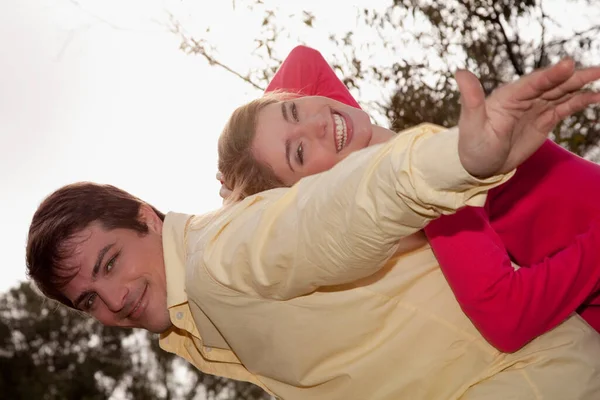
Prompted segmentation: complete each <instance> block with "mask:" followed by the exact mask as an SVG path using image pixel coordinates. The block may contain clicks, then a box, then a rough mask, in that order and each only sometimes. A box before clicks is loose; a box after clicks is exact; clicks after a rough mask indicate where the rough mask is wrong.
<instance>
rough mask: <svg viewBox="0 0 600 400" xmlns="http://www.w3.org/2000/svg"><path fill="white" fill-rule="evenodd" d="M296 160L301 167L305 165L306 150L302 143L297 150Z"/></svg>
mask: <svg viewBox="0 0 600 400" xmlns="http://www.w3.org/2000/svg"><path fill="white" fill-rule="evenodd" d="M296 158H297V160H298V163H299V164H300V165H304V148H303V147H302V143H300V145H299V146H298V149H297V150H296Z"/></svg>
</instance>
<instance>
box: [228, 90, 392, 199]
mask: <svg viewBox="0 0 600 400" xmlns="http://www.w3.org/2000/svg"><path fill="white" fill-rule="evenodd" d="M392 136H393V132H392V131H390V130H388V129H385V128H382V127H379V126H376V125H373V124H372V123H371V121H370V118H369V116H368V115H367V113H365V112H364V111H362V110H361V109H358V108H355V107H350V106H348V105H346V104H343V103H340V102H338V101H335V100H332V99H329V98H326V97H320V96H306V97H298V96H295V95H293V94H289V93H281V92H278V93H271V94H267V95H265V96H264V97H262V98H260V99H257V100H254V101H252V102H250V103H248V104H246V105H244V106H242V107H240V108H238V109H237V110H235V111H234V113H233V114H232V116H231V118H230V119H229V121H228V122H227V125H226V126H225V129H224V130H223V133H222V134H221V137H220V139H219V170H220V171H221V173H222V176H223V180H224V183H225V184H226V185H227V186H228V187H231V188H234V193H233V194H232V196H230V198H229V199H230V200H233V201H235V200H240V199H242V198H244V197H246V196H249V195H252V194H255V193H257V192H260V191H263V190H267V189H272V188H275V187H281V186H291V185H293V184H294V183H296V182H298V181H299V180H300V179H301V178H303V177H305V176H309V175H313V174H316V173H319V172H322V171H326V170H328V169H330V168H331V167H333V166H334V165H335V164H337V163H338V162H340V161H341V160H343V159H344V158H346V157H347V156H348V155H349V154H350V153H352V152H354V151H356V150H360V149H363V148H365V147H368V146H370V145H373V144H377V143H383V142H385V141H387V140H389V138H391V137H392Z"/></svg>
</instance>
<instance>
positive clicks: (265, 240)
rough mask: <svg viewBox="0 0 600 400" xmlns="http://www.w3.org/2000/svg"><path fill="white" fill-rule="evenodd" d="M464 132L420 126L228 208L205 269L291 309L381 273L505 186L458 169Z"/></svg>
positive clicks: (214, 229)
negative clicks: (402, 244) (402, 247)
mask: <svg viewBox="0 0 600 400" xmlns="http://www.w3.org/2000/svg"><path fill="white" fill-rule="evenodd" d="M458 137H459V132H458V130H457V129H451V130H447V131H445V132H441V133H434V132H433V130H432V129H430V128H429V127H428V126H422V127H417V128H414V129H412V130H411V131H408V132H405V133H402V134H401V135H397V136H395V137H394V138H393V139H391V140H390V141H389V142H387V143H385V144H382V145H379V146H371V147H369V148H367V149H364V150H361V151H358V152H355V153H353V154H351V155H350V156H349V157H347V158H346V159H345V160H344V161H342V162H340V163H339V164H337V165H336V166H335V167H334V168H332V169H331V170H329V171H326V172H324V173H321V174H318V175H312V176H309V177H306V178H304V179H302V180H301V181H300V182H298V183H297V184H296V185H294V186H293V187H292V188H289V189H288V188H280V189H275V190H271V191H268V192H264V193H259V194H257V195H255V196H251V197H248V198H246V199H245V200H243V201H242V202H240V203H236V204H235V205H232V206H230V207H229V208H228V209H226V210H225V211H224V213H223V214H222V215H220V216H218V217H216V219H215V222H216V223H215V224H212V226H210V227H207V228H205V229H206V230H205V234H206V235H208V239H207V240H206V242H207V243H209V245H208V247H207V248H206V250H205V251H204V252H203V253H204V256H203V262H204V264H205V265H207V266H208V267H209V268H210V269H212V268H215V269H214V270H212V272H213V273H214V274H215V276H217V277H221V278H220V279H219V280H220V281H221V283H224V284H226V285H228V286H229V287H231V288H232V289H235V290H239V291H243V292H246V293H248V294H251V295H255V294H258V295H260V296H261V297H265V298H273V299H277V300H285V299H289V298H293V297H297V296H301V295H304V294H307V293H310V292H312V291H314V290H316V289H317V288H319V287H323V286H331V285H340V284H344V283H349V282H353V281H356V280H358V279H360V278H363V277H366V276H369V275H371V274H373V273H375V272H376V271H377V270H378V269H379V268H380V267H382V266H383V265H384V264H385V262H386V261H387V260H388V259H389V257H390V256H392V255H393V254H394V252H395V251H396V248H397V244H398V241H399V240H400V239H402V238H403V237H405V236H408V235H411V234H412V233H414V232H416V231H418V230H420V229H422V228H423V227H424V226H425V225H426V224H427V223H428V222H429V221H431V220H432V219H434V218H437V217H439V216H440V215H442V214H447V213H451V212H454V211H456V210H457V209H459V208H461V207H463V206H465V205H483V202H484V200H485V194H484V192H485V191H486V190H488V189H489V188H491V187H493V186H495V185H498V184H500V183H502V182H503V181H504V180H506V178H505V177H504V178H503V177H492V178H489V180H487V181H481V180H478V179H476V178H474V177H472V176H471V175H470V174H469V173H468V171H466V170H465V169H464V168H463V167H462V165H461V163H460V160H459V155H458Z"/></svg>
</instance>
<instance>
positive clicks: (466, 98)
mask: <svg viewBox="0 0 600 400" xmlns="http://www.w3.org/2000/svg"><path fill="white" fill-rule="evenodd" d="M456 83H457V84H458V90H459V91H460V104H461V107H460V119H459V125H460V126H461V128H462V129H463V130H464V129H465V128H467V127H473V128H475V129H477V128H476V127H483V125H484V124H485V119H486V112H485V93H484V92H483V88H482V87H481V83H480V82H479V79H477V77H476V76H475V75H473V74H472V73H471V72H469V71H466V70H460V71H458V72H456ZM469 131H471V129H469Z"/></svg>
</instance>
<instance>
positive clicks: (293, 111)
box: [292, 103, 299, 122]
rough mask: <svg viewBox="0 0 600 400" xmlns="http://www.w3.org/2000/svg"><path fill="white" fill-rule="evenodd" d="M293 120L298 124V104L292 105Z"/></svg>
mask: <svg viewBox="0 0 600 400" xmlns="http://www.w3.org/2000/svg"><path fill="white" fill-rule="evenodd" d="M292 118H293V119H294V121H296V122H298V121H299V119H298V108H297V107H296V103H292Z"/></svg>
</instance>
